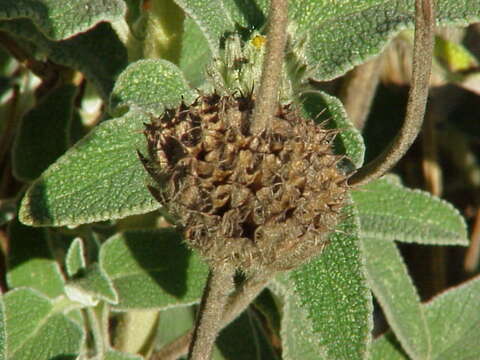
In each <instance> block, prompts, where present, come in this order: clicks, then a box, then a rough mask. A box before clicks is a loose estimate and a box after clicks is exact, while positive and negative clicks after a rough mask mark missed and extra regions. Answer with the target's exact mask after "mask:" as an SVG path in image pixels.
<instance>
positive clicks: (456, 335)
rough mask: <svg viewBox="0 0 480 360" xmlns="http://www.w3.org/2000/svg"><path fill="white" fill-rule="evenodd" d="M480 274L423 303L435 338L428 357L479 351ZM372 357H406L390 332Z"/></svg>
mask: <svg viewBox="0 0 480 360" xmlns="http://www.w3.org/2000/svg"><path fill="white" fill-rule="evenodd" d="M478 299H480V277H478V276H477V277H476V278H474V279H472V280H470V281H467V282H466V283H464V284H462V285H460V286H458V287H455V288H451V289H450V290H448V291H446V292H444V293H443V294H441V295H439V296H437V297H435V298H433V299H432V300H431V301H430V302H428V303H426V304H424V305H423V311H424V313H425V316H426V322H427V326H428V329H429V331H430V335H431V339H432V347H431V353H430V354H429V357H427V358H428V359H432V360H450V359H476V358H477V357H478V354H479V353H480V343H479V342H478V339H479V338H480V326H479V325H480V312H479V311H478ZM370 358H371V359H375V360H377V359H378V360H383V359H395V360H396V359H407V358H408V357H407V356H406V355H404V354H403V351H402V349H401V348H399V345H398V343H397V342H396V339H395V337H394V336H393V334H392V333H391V332H387V333H386V334H385V335H383V336H381V337H380V338H378V339H377V340H375V342H374V343H373V346H372V349H371V357H370Z"/></svg>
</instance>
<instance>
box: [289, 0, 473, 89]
mask: <svg viewBox="0 0 480 360" xmlns="http://www.w3.org/2000/svg"><path fill="white" fill-rule="evenodd" d="M290 4H291V5H290V17H291V19H293V22H294V23H295V25H296V33H297V36H301V34H306V36H307V47H306V58H307V61H308V63H309V64H310V65H311V66H312V67H313V68H314V69H315V70H316V71H315V77H316V78H317V79H321V80H329V79H333V78H335V77H337V76H340V75H342V74H344V73H345V72H346V71H348V70H350V69H351V68H352V67H354V66H355V65H358V64H361V63H363V62H365V61H366V60H368V58H370V57H372V56H374V55H376V54H378V53H379V52H380V51H381V50H382V49H383V48H384V46H385V44H386V43H387V41H388V40H390V39H391V38H392V37H393V36H394V35H395V34H397V33H398V32H399V31H400V30H403V29H406V28H413V19H414V0H408V1H404V0H394V1H384V0H347V1H341V2H337V1H317V0H307V1H291V2H290ZM436 4H437V21H438V23H439V24H440V25H466V24H468V23H472V22H476V21H479V19H480V4H479V3H478V2H475V1H470V0H439V1H437V2H436Z"/></svg>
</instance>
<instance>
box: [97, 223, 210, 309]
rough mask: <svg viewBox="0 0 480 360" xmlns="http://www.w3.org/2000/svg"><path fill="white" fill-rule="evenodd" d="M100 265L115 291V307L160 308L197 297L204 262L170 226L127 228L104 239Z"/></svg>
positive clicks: (202, 277) (201, 283)
mask: <svg viewBox="0 0 480 360" xmlns="http://www.w3.org/2000/svg"><path fill="white" fill-rule="evenodd" d="M100 266H101V267H102V268H103V269H104V270H105V272H106V273H107V275H108V277H109V278H110V279H111V281H112V282H113V286H114V288H115V290H116V291H117V293H118V296H119V302H118V305H116V308H118V309H164V308H167V307H169V306H172V305H181V304H191V303H194V302H196V301H198V299H199V298H200V296H201V294H202V290H203V287H204V285H205V280H206V277H207V273H208V268H207V265H206V264H205V263H204V262H203V261H202V260H201V259H200V257H199V256H198V255H197V254H195V253H192V252H191V251H190V250H188V249H187V248H186V247H185V245H184V244H183V243H182V239H181V237H180V235H178V233H176V232H175V231H174V230H171V229H163V230H158V231H127V232H125V233H123V234H117V235H114V236H113V237H111V238H110V239H109V240H108V241H107V242H105V243H104V244H103V246H102V248H101V250H100Z"/></svg>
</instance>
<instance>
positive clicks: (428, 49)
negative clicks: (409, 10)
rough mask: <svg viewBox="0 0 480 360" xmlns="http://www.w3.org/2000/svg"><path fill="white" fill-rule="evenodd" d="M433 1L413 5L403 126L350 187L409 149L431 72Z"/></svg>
mask: <svg viewBox="0 0 480 360" xmlns="http://www.w3.org/2000/svg"><path fill="white" fill-rule="evenodd" d="M433 1H434V0H416V1H415V40H414V41H415V42H414V47H413V67H412V86H411V88H410V93H409V95H408V104H407V113H406V115H405V122H404V124H403V126H402V128H401V129H400V131H399V132H398V134H397V136H396V137H395V139H394V140H393V142H392V143H391V144H390V146H389V147H388V148H387V149H386V150H385V151H383V153H381V154H380V155H379V156H378V157H377V158H376V159H374V160H373V161H372V162H370V163H368V164H367V165H365V166H364V167H362V168H361V169H360V170H358V172H357V173H356V174H354V175H353V176H352V177H351V178H350V181H349V183H350V185H351V186H359V185H364V184H366V183H368V182H370V181H372V180H375V179H377V178H379V177H380V176H382V175H383V174H384V173H385V172H387V171H388V170H390V169H391V168H392V167H393V166H394V165H395V164H396V163H397V161H398V160H400V158H401V157H402V156H403V155H404V154H405V153H406V152H407V150H408V149H409V148H410V146H411V145H412V143H413V141H414V140H415V138H416V137H417V135H418V133H419V131H420V129H421V127H422V122H423V117H424V114H425V106H426V103H427V97H428V85H429V81H430V72H431V68H432V53H433V44H434V28H435V7H434V3H433Z"/></svg>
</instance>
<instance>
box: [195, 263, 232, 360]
mask: <svg viewBox="0 0 480 360" xmlns="http://www.w3.org/2000/svg"><path fill="white" fill-rule="evenodd" d="M234 273H235V270H234V269H233V268H232V267H230V266H228V265H225V266H216V267H214V268H212V269H211V270H210V274H209V275H208V280H207V285H206V286H205V289H204V290H203V297H202V301H201V303H200V308H199V309H198V315H197V321H196V324H195V329H194V331H193V335H192V341H191V343H190V349H189V354H188V359H189V360H209V359H210V357H211V353H212V349H213V345H214V343H215V339H216V337H217V334H218V332H219V331H220V329H221V321H222V314H223V311H224V308H225V304H226V303H227V300H228V296H229V295H230V293H231V292H232V291H233V288H234V285H233V275H234Z"/></svg>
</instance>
